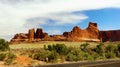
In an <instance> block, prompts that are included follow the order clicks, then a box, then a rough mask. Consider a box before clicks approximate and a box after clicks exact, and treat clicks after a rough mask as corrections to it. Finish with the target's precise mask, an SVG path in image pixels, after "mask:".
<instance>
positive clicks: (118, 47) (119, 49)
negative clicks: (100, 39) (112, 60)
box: [117, 44, 120, 52]
mask: <svg viewBox="0 0 120 67" xmlns="http://www.w3.org/2000/svg"><path fill="white" fill-rule="evenodd" d="M117 50H118V51H119V52H120V44H118V45H117Z"/></svg>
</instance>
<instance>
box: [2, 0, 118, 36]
mask: <svg viewBox="0 0 120 67" xmlns="http://www.w3.org/2000/svg"><path fill="white" fill-rule="evenodd" d="M110 7H112V8H120V0H0V31H1V32H0V36H5V35H13V34H15V33H18V32H25V31H27V29H28V28H31V27H37V26H38V25H40V24H46V22H44V21H46V20H48V19H53V20H57V21H58V22H57V23H55V24H74V23H75V24H76V23H77V21H82V20H84V19H86V18H87V16H86V15H84V14H80V15H74V14H71V13H72V12H74V11H84V10H97V9H103V8H110ZM64 13H66V14H64ZM35 17H36V18H43V19H42V20H41V21H38V20H36V21H37V22H36V21H35V22H34V23H29V22H28V19H34V18H35ZM46 18H47V19H46Z"/></svg>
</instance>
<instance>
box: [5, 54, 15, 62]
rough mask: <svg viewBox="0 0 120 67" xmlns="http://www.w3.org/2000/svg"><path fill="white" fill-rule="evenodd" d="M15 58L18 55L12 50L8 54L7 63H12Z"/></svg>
mask: <svg viewBox="0 0 120 67" xmlns="http://www.w3.org/2000/svg"><path fill="white" fill-rule="evenodd" d="M15 59H16V55H14V54H12V53H10V52H9V53H7V54H6V59H5V61H6V63H7V64H11V63H12V62H13V61H14V60H15Z"/></svg>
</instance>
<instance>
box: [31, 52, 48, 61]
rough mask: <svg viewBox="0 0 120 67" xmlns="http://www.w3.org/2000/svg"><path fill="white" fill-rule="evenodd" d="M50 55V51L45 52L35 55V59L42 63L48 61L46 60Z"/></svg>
mask: <svg viewBox="0 0 120 67" xmlns="http://www.w3.org/2000/svg"><path fill="white" fill-rule="evenodd" d="M49 55H50V51H43V52H38V53H35V54H34V56H33V59H36V60H40V61H47V60H46V58H48V56H49Z"/></svg>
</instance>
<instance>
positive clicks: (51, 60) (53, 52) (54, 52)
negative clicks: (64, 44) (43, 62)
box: [48, 51, 58, 62]
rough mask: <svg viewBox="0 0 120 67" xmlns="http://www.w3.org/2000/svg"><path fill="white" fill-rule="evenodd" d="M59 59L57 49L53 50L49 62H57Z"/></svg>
mask: <svg viewBox="0 0 120 67" xmlns="http://www.w3.org/2000/svg"><path fill="white" fill-rule="evenodd" d="M57 59H58V53H57V52H56V51H51V53H50V55H49V56H48V61H49V62H56V61H57Z"/></svg>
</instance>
